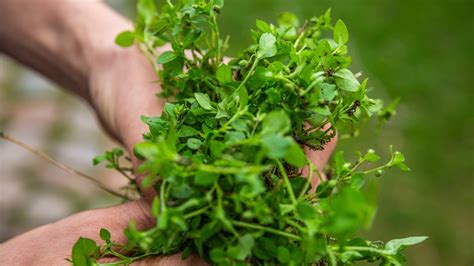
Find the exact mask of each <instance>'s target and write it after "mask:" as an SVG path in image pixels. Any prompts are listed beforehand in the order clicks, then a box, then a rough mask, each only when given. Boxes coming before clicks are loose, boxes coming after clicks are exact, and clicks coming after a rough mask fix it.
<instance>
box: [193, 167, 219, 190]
mask: <svg viewBox="0 0 474 266" xmlns="http://www.w3.org/2000/svg"><path fill="white" fill-rule="evenodd" d="M218 178H219V175H218V174H216V173H209V172H204V171H199V172H196V174H195V176H194V183H196V185H199V186H203V187H208V186H211V185H212V184H214V182H216V181H217V179H218Z"/></svg>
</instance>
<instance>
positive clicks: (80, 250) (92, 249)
mask: <svg viewBox="0 0 474 266" xmlns="http://www.w3.org/2000/svg"><path fill="white" fill-rule="evenodd" d="M98 257H99V247H98V246H97V244H96V243H95V242H94V240H92V239H89V238H84V237H80V238H79V240H77V242H76V243H75V244H74V246H73V247H72V263H73V265H76V266H83V265H93V263H94V262H95V261H96V259H97V258H98Z"/></svg>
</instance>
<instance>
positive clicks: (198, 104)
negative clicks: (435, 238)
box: [72, 0, 424, 265]
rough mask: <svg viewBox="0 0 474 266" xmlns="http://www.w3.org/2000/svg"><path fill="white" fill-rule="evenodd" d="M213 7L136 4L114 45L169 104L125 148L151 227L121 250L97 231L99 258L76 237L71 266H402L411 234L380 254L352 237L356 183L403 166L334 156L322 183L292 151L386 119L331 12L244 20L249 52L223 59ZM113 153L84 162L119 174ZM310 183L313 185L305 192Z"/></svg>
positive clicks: (370, 156) (366, 220)
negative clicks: (157, 260) (147, 65)
mask: <svg viewBox="0 0 474 266" xmlns="http://www.w3.org/2000/svg"><path fill="white" fill-rule="evenodd" d="M222 7H223V0H209V1H204V0H180V1H173V2H171V1H167V3H166V4H165V5H164V6H163V7H162V8H161V9H160V10H159V11H158V9H157V8H156V7H155V5H154V4H153V1H152V0H140V1H138V5H137V11H138V18H137V22H136V26H135V30H134V31H133V32H131V31H128V32H124V33H121V34H120V35H119V36H118V37H117V39H116V42H117V44H119V45H121V46H125V47H126V46H130V45H132V44H134V43H138V45H139V46H140V47H141V48H142V50H143V52H144V53H145V55H147V57H148V58H149V59H150V62H151V63H152V65H153V66H154V68H155V70H156V73H157V76H158V77H159V80H160V82H161V88H162V90H161V91H160V93H159V95H160V97H165V98H166V99H168V103H166V104H165V106H164V110H163V113H162V114H161V115H160V116H157V117H142V120H143V122H144V123H146V124H147V125H148V126H149V132H148V133H146V134H144V142H142V143H139V144H137V145H136V146H135V149H134V153H135V155H136V156H137V157H138V158H140V159H142V160H143V163H142V164H141V165H140V167H139V169H138V170H139V171H140V172H141V173H143V174H145V175H146V177H145V179H144V181H143V186H145V187H153V188H154V189H155V190H156V192H157V195H158V196H157V197H155V199H154V200H153V202H152V210H151V211H152V214H153V216H154V217H155V218H156V222H157V223H156V226H154V227H153V228H150V229H147V230H137V229H136V227H135V226H134V224H133V223H131V225H130V226H129V228H128V229H127V230H126V231H125V234H126V236H127V238H128V244H127V245H125V246H120V245H117V244H114V243H113V242H111V241H110V235H109V234H107V233H105V232H106V231H101V237H102V239H104V240H105V241H106V245H105V246H102V247H99V246H96V244H94V245H93V247H92V244H91V243H90V241H86V240H84V239H81V240H80V241H78V242H77V243H76V246H75V250H76V252H77V253H75V252H74V251H73V258H72V259H73V262H74V263H76V264H81V263H79V262H80V261H81V260H86V259H87V260H91V261H94V263H95V261H96V259H98V258H100V257H103V256H108V255H112V256H115V257H117V258H118V259H120V261H119V262H118V263H122V264H129V263H131V262H133V261H135V260H137V259H138V258H143V257H146V256H151V255H157V254H160V255H162V254H172V253H176V252H182V254H183V255H182V256H183V258H186V257H187V256H189V254H191V253H192V252H195V253H198V254H199V255H200V256H201V257H203V258H204V259H206V260H207V261H209V262H211V263H213V264H216V265H247V264H251V265H275V264H282V265H287V264H288V265H307V264H315V263H319V265H326V264H327V265H350V264H352V263H354V262H355V261H362V260H364V261H371V262H373V261H378V262H380V263H381V264H383V265H401V264H402V263H403V261H404V257H403V255H402V254H401V251H402V250H403V248H404V247H405V246H408V245H412V244H416V243H418V242H421V241H423V240H424V237H412V238H405V239H398V240H392V241H389V242H387V243H386V244H385V245H383V244H382V243H381V242H378V241H368V240H364V239H361V238H357V237H355V235H356V233H357V232H358V231H359V230H360V229H361V228H367V227H369V226H370V224H371V221H372V219H373V217H374V214H375V209H376V206H375V202H374V199H373V193H370V189H369V193H367V192H364V191H363V190H362V188H363V187H364V183H365V180H366V179H367V177H368V176H369V175H376V176H380V175H382V173H383V171H384V170H386V169H388V168H391V167H397V168H400V169H401V170H409V169H408V167H407V166H406V165H405V164H404V160H405V158H404V157H403V155H402V154H401V153H400V152H398V151H395V152H392V148H391V149H390V151H391V159H390V160H389V161H388V162H387V163H385V164H382V165H380V166H373V164H374V163H375V162H377V161H378V160H379V159H380V156H378V155H377V154H376V153H375V152H374V151H373V150H369V151H368V152H366V153H365V154H361V153H357V160H356V161H355V162H353V163H350V162H347V161H346V160H345V159H344V157H343V153H342V152H340V153H337V154H336V155H335V156H334V159H333V162H332V163H331V165H330V167H328V169H325V170H326V173H327V174H328V176H329V177H330V179H328V180H325V179H323V178H322V177H321V173H322V172H323V169H317V168H316V166H315V165H313V164H312V162H311V161H310V160H309V159H308V158H307V157H306V155H305V152H304V150H305V149H312V150H322V149H323V148H324V147H325V145H326V144H327V143H328V142H329V141H330V140H331V139H333V138H335V137H336V135H340V136H343V135H355V134H357V132H358V128H359V127H360V125H362V124H363V123H365V121H366V120H367V119H368V118H370V117H372V116H374V115H380V116H381V119H382V120H383V119H387V118H388V116H390V115H392V114H394V107H395V106H394V105H393V106H391V107H389V108H385V109H383V104H382V102H381V101H380V100H378V99H371V98H370V97H369V96H368V95H367V79H365V80H362V81H360V80H359V75H358V74H353V72H352V71H351V70H350V69H349V65H350V62H351V58H350V57H349V56H348V55H347V42H348V40H349V34H348V30H347V28H346V25H345V24H344V23H343V22H342V21H341V20H338V21H337V22H336V23H335V24H333V23H332V22H331V13H330V10H328V11H326V12H325V13H324V14H323V15H321V16H319V17H314V18H311V19H309V20H306V21H304V22H303V23H300V22H299V19H298V18H297V17H296V16H295V15H294V14H291V13H283V14H282V15H281V16H280V17H279V19H278V23H277V24H276V25H274V24H270V23H267V22H264V21H261V20H257V22H256V29H254V30H252V31H251V34H252V37H253V43H252V45H250V46H249V47H248V48H247V49H244V50H243V51H241V52H240V53H239V54H238V56H236V57H235V58H232V59H230V60H229V61H225V60H224V57H223V55H224V53H225V51H226V48H227V47H228V38H225V39H222V38H221V36H220V33H219V30H218V25H217V19H216V17H217V15H218V14H219V12H220V10H221V8H222ZM165 44H170V45H167V46H163V45H165ZM162 46H163V47H167V48H163V47H162ZM158 47H161V49H162V50H163V49H165V50H166V51H164V52H161V53H160V54H158V53H157V52H156V50H157V48H158ZM118 155H121V154H116V153H114V152H112V154H111V155H110V154H109V155H108V154H107V153H106V154H105V155H104V157H98V159H97V160H96V161H95V162H96V163H97V162H100V161H102V160H107V161H108V162H109V166H110V167H112V168H115V169H121V167H120V166H118V164H116V163H115V161H116V160H115V157H114V156H118ZM107 156H108V157H107ZM304 168H306V169H307V171H303V169H304ZM305 172H306V173H307V174H305ZM313 178H319V179H320V182H321V183H320V185H319V186H318V187H317V189H316V190H315V191H313V190H312V189H311V184H310V181H311V180H312V179H313ZM117 249H118V250H121V251H122V253H121V252H117V251H114V250H117ZM99 251H100V252H99ZM74 254H76V256H75V255H74ZM77 254H81V255H77ZM123 254H127V255H123ZM78 258H81V259H78Z"/></svg>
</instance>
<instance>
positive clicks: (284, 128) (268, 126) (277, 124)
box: [262, 110, 291, 134]
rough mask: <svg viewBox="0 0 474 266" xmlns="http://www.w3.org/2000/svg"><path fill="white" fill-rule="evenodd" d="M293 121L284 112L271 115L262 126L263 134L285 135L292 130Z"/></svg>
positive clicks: (274, 112) (279, 111)
mask: <svg viewBox="0 0 474 266" xmlns="http://www.w3.org/2000/svg"><path fill="white" fill-rule="evenodd" d="M290 127H291V121H290V118H289V117H288V115H287V114H286V113H285V111H283V110H278V111H273V112H271V113H269V114H268V115H267V116H266V117H265V120H264V121H263V124H262V134H268V133H277V134H285V133H286V132H288V131H289V130H290Z"/></svg>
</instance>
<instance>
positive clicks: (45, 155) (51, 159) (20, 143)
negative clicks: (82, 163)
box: [0, 132, 132, 201]
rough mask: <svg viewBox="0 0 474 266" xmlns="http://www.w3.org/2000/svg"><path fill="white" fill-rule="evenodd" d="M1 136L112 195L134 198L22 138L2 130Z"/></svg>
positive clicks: (126, 198) (125, 198)
mask: <svg viewBox="0 0 474 266" xmlns="http://www.w3.org/2000/svg"><path fill="white" fill-rule="evenodd" d="M0 138H3V139H4V140H6V141H9V142H11V143H14V144H16V145H18V146H20V147H22V148H24V149H26V150H27V151H29V152H31V153H33V154H34V155H37V156H38V157H41V158H43V159H44V160H46V161H48V162H50V163H51V164H53V165H54V166H56V167H58V168H60V169H61V170H63V171H65V172H66V173H69V174H71V175H76V176H80V177H83V178H85V179H88V180H90V181H92V182H94V183H95V184H96V185H97V186H98V187H99V188H100V189H102V190H104V191H106V192H108V193H109V194H111V195H114V196H116V197H119V198H121V199H124V200H127V201H128V200H132V199H131V198H129V197H128V196H127V195H123V194H121V193H119V192H116V191H114V190H112V189H110V188H108V187H107V186H106V185H105V184H104V183H102V182H100V181H99V180H97V179H96V178H94V177H91V176H88V175H86V174H84V173H81V172H79V171H77V170H75V169H73V168H71V167H69V166H66V165H64V164H62V163H60V162H58V161H56V160H55V159H53V158H51V157H50V156H49V155H47V154H46V153H44V152H42V151H39V150H37V149H35V148H33V147H31V146H30V145H28V144H26V143H24V142H22V141H20V140H18V139H16V138H14V137H12V136H9V135H7V134H5V133H3V132H1V133H0Z"/></svg>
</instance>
